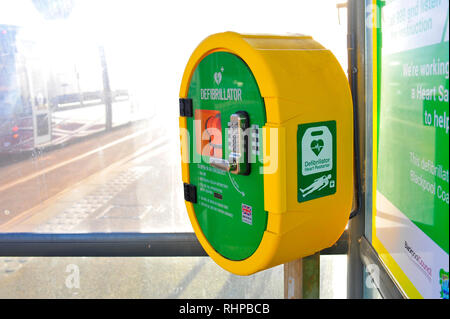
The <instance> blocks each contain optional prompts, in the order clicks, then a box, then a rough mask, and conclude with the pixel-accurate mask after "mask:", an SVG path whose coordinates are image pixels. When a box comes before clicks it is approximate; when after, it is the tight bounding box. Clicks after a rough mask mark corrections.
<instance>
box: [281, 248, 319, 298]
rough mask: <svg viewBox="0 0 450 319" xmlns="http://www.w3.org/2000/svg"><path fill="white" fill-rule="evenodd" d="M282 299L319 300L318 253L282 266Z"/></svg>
mask: <svg viewBox="0 0 450 319" xmlns="http://www.w3.org/2000/svg"><path fill="white" fill-rule="evenodd" d="M284 298H285V299H319V298H320V252H318V253H315V254H314V255H311V256H308V257H304V258H302V259H297V260H294V261H291V262H288V263H286V264H284Z"/></svg>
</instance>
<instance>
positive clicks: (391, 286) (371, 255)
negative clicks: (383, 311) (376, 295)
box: [359, 236, 407, 299]
mask: <svg viewBox="0 0 450 319" xmlns="http://www.w3.org/2000/svg"><path fill="white" fill-rule="evenodd" d="M359 245H360V246H359V247H360V250H359V252H360V255H361V260H362V262H363V263H364V266H366V267H367V268H368V269H370V268H371V267H370V266H371V265H375V266H376V269H377V270H378V275H379V278H377V280H374V281H373V283H374V284H375V285H376V286H377V289H378V291H379V292H380V294H381V296H382V297H383V298H385V299H407V297H406V295H405V294H404V293H403V291H402V290H401V289H400V287H399V286H398V285H397V283H396V282H395V280H394V279H393V278H392V277H391V274H390V273H389V271H388V270H387V269H386V266H385V265H384V263H383V261H382V260H381V259H380V257H379V256H378V254H377V253H376V251H375V249H374V248H373V247H372V245H371V244H370V243H369V241H368V240H367V238H366V237H364V236H363V237H361V238H360V239H359Z"/></svg>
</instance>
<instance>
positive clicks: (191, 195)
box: [183, 183, 197, 204]
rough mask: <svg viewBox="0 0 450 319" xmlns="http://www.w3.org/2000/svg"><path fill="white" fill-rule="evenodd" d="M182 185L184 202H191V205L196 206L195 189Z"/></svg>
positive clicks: (194, 187)
mask: <svg viewBox="0 0 450 319" xmlns="http://www.w3.org/2000/svg"><path fill="white" fill-rule="evenodd" d="M183 184H184V200H185V201H187V202H191V203H193V204H197V187H196V186H195V185H192V184H187V183H183Z"/></svg>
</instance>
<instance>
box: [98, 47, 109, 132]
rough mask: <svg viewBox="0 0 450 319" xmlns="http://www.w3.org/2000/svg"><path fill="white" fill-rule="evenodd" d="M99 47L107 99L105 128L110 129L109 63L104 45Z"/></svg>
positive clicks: (104, 94)
mask: <svg viewBox="0 0 450 319" xmlns="http://www.w3.org/2000/svg"><path fill="white" fill-rule="evenodd" d="M98 48H99V52H100V61H101V65H102V77H103V96H104V101H105V129H106V130H107V131H109V130H111V128H112V93H111V86H110V83H109V74H108V65H107V63H106V57H105V49H104V48H103V46H102V45H101V46H99V47H98Z"/></svg>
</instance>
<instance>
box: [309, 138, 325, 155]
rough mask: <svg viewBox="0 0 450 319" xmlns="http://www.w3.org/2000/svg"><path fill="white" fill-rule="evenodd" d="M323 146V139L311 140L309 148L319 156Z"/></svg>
mask: <svg viewBox="0 0 450 319" xmlns="http://www.w3.org/2000/svg"><path fill="white" fill-rule="evenodd" d="M323 146H324V144H323V140H314V141H312V142H311V150H312V151H313V152H314V154H316V156H319V154H320V152H322V149H323Z"/></svg>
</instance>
